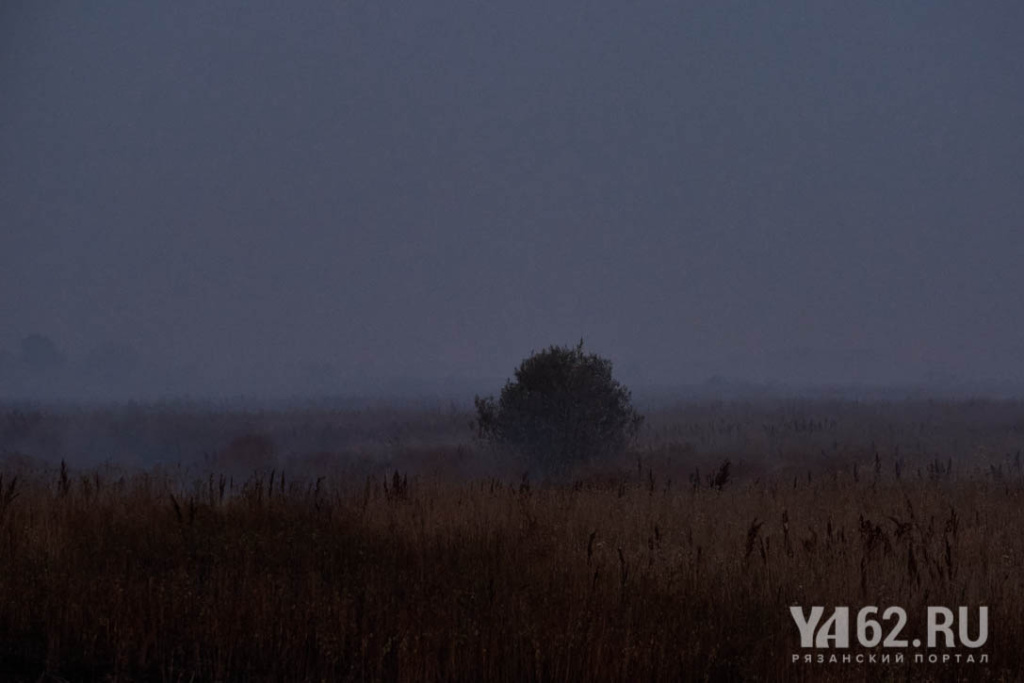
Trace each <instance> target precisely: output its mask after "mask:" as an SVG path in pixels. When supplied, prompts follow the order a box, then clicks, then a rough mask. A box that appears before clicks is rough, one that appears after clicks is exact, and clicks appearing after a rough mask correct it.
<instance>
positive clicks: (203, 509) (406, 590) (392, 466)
mask: <svg viewBox="0 0 1024 683" xmlns="http://www.w3.org/2000/svg"><path fill="white" fill-rule="evenodd" d="M648 415H649V417H648V422H647V427H646V429H645V432H644V434H643V436H642V438H641V441H640V443H638V444H637V446H636V448H635V449H634V450H633V451H631V452H629V453H625V454H623V455H622V456H621V458H619V459H617V460H614V461H609V462H603V463H595V464H593V465H590V466H588V467H586V468H581V469H579V470H578V471H577V472H575V473H574V475H573V476H572V477H571V478H570V479H569V480H566V481H559V482H546V481H543V480H542V479H541V478H539V477H537V476H536V474H533V475H531V474H529V473H524V472H522V471H520V470H519V468H518V467H517V465H516V462H515V460H514V459H510V458H508V457H507V456H501V455H499V454H495V453H491V452H488V451H486V450H485V449H483V448H482V447H481V446H480V445H479V444H476V443H474V441H473V439H472V432H471V431H470V429H469V426H468V425H469V422H470V419H471V416H470V415H469V414H468V413H465V412H462V411H461V410H459V409H458V408H457V407H454V406H453V407H451V408H447V409H437V408H429V409H428V408H406V409H398V408H387V407H377V408H366V409H362V410H356V409H345V410H331V409H327V408H323V407H320V408H308V409H305V410H301V411H299V410H277V411H274V410H262V411H240V410H235V411H228V410H222V411H212V410H209V409H199V408H187V407H182V406H163V407H150V408H132V407H125V408H119V409H108V410H98V409H97V410H92V411H85V410H69V409H54V410H49V411H48V410H41V409H32V408H27V407H20V408H14V407H11V408H8V409H6V410H5V411H4V412H3V413H0V453H2V454H3V459H2V460H0V472H2V475H3V478H2V481H0V672H2V673H3V676H4V677H5V678H6V679H8V680H25V681H35V680H40V677H41V676H42V675H43V674H46V675H48V676H50V679H49V680H60V679H64V680H96V679H109V680H121V681H133V680H160V681H193V680H194V681H225V680H302V681H305V680H310V681H314V680H315V681H320V680H325V681H326V680H356V681H361V680H394V681H424V680H458V681H482V680H495V681H524V680H538V681H548V680H560V681H582V680H630V681H632V680H650V681H675V680H688V681H690V680H693V681H701V680H708V681H718V680H806V681H820V680H907V679H910V680H1019V679H1021V678H1022V676H1024V653H1022V651H1021V648H1020V643H1022V642H1024V580H1022V578H1021V576H1022V572H1021V569H1022V565H1024V515H1022V514H1021V509H1022V507H1024V470H1022V462H1021V458H1022V456H1021V449H1022V448H1024V404H1021V403H1015V402H1005V401H1004V402H992V401H963V402H929V401H904V402H888V403H882V402H875V403H858V402H842V401H814V402H812V401H768V400H765V401H760V402H749V403H743V402H731V403H690V404H681V405H677V406H663V407H661V408H658V409H656V410H650V411H648ZM62 460H63V462H62ZM793 605H798V606H802V607H803V608H804V609H805V610H808V611H809V608H810V607H811V606H813V605H822V606H825V607H826V611H827V613H831V609H832V607H834V606H850V607H851V611H852V613H853V615H855V614H856V610H857V609H859V608H860V607H861V606H864V605H875V606H879V607H882V608H883V609H884V608H885V607H888V606H899V607H902V608H903V609H905V610H906V612H907V614H908V616H909V622H908V624H907V626H906V628H905V629H904V632H903V637H904V638H914V637H918V636H920V637H922V638H923V634H924V632H925V627H924V615H925V612H926V609H927V607H928V606H932V605H938V606H946V607H951V608H953V609H954V611H955V609H956V607H958V606H961V605H962V606H969V607H970V608H971V610H972V613H973V615H974V622H973V624H972V627H971V629H970V630H971V635H972V636H973V635H975V634H976V632H977V607H978V606H980V605H985V606H988V607H989V619H988V622H989V637H988V640H987V642H986V643H985V644H984V645H983V646H982V647H980V648H979V649H977V650H972V649H969V648H964V647H957V648H955V649H949V650H943V649H941V648H940V649H933V650H928V649H927V648H920V649H915V648H913V647H908V648H903V649H892V650H886V653H887V654H893V656H894V657H895V653H899V654H902V655H903V658H904V661H903V662H902V663H893V662H890V663H886V664H882V663H874V664H872V663H863V664H859V663H857V662H856V661H854V662H852V663H847V664H842V663H832V664H830V663H827V662H826V663H822V664H819V663H816V662H812V663H805V662H804V661H803V660H802V659H801V661H799V662H794V661H793V655H800V657H801V658H802V657H803V655H804V654H806V653H808V652H811V653H813V654H814V656H815V657H816V656H817V654H819V653H824V654H825V656H826V659H827V657H828V656H831V654H833V653H835V652H836V651H835V650H803V649H801V647H800V645H801V643H800V639H799V632H798V630H797V627H796V625H795V623H794V620H793V618H792V617H791V615H790V609H789V608H790V606H793ZM853 620H854V617H853V616H851V622H852V621H853ZM891 626H892V623H891V622H885V623H884V627H885V631H886V633H888V631H889V630H890V629H891ZM853 627H854V625H853V624H852V623H851V629H852V628H853ZM845 652H846V653H848V654H853V655H856V654H857V653H864V654H867V653H868V652H869V651H868V650H865V649H863V648H860V647H859V645H857V643H856V642H852V643H851V648H850V649H849V650H846V651H845ZM871 652H872V653H878V654H880V653H881V652H882V648H878V649H877V650H872V651H871ZM842 653H843V651H840V652H839V654H840V656H841V654H842ZM935 653H938V654H939V655H940V656H941V654H943V653H950V654H956V655H959V656H960V659H961V661H960V662H956V661H955V660H954V659H953V658H951V661H949V662H947V663H945V664H943V663H941V661H940V662H939V663H929V662H928V661H927V657H928V655H929V654H935ZM915 654H924V655H925V661H923V662H915V661H914V655H915ZM968 655H973V656H974V657H973V658H974V659H976V660H977V661H973V662H967V661H966V660H967V656H968ZM981 655H984V659H985V661H984V662H982V661H980V660H981ZM43 680H46V679H45V678H44V679H43Z"/></svg>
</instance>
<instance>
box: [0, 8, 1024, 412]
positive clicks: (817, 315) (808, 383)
mask: <svg viewBox="0 0 1024 683" xmlns="http://www.w3.org/2000/svg"><path fill="white" fill-rule="evenodd" d="M1022 20H1024V9H1022V8H1021V7H1020V6H1019V4H1017V3H985V4H984V5H983V6H980V5H970V6H967V5H963V4H960V3H952V2H929V3H927V4H923V5H898V6H892V5H889V4H883V3H873V4H870V5H858V6H843V5H840V4H832V3H827V4H822V3H818V2H793V3H786V4H784V5H781V6H780V5H774V4H773V5H765V6H763V7H753V6H750V5H749V4H747V3H738V2H725V3H711V4H700V3H674V2H673V3H668V2H665V3H662V2H653V3H642V4H640V5H629V6H623V5H620V4H616V3H612V2H606V1H604V0H602V1H600V2H588V3H585V4H578V3H566V4H558V5H555V6H552V5H551V4H550V3H539V2H530V1H528V2H520V3H516V4H515V5H514V6H513V5H507V6H500V5H493V4H490V3H487V4H483V5H479V4H470V3H462V2H440V3H429V4H423V3H416V2H398V3H388V4H387V5H386V6H385V5H381V4H379V3H373V2H364V1H357V2H333V1H332V2H310V3H305V4H303V5H302V7H296V6H292V5H289V6H287V7H285V6H281V5H279V4H276V3H272V2H267V1H265V0H254V1H248V2H226V3H218V4H216V5H205V4H192V3H170V4H152V3H135V2H129V1H128V0H115V1H113V2H110V3H107V4H105V5H104V6H103V7H102V8H100V7H97V6H92V5H77V4H72V3H37V2H29V1H21V0H16V1H14V2H5V3H4V6H3V8H2V9H0V45H2V47H0V92H2V93H3V97H2V98H0V149H2V150H3V153H2V160H0V226H2V229H0V311H2V315H0V387H2V389H0V395H2V396H4V397H15V398H16V397H19V396H21V397H24V396H46V397H51V398H53V397H60V396H69V397H70V396H74V397H78V398H90V397H92V398H104V397H106V398H121V399H125V398H133V397H137V398H157V397H181V396H200V397H231V396H239V395H245V396H248V397H277V398H280V397H291V396H296V395H298V396H306V395H337V394H367V393H369V394H375V395H381V394H389V395H401V394H416V393H423V391H424V387H426V388H427V389H426V390H425V391H426V393H435V394H436V393H438V392H439V391H441V393H446V394H460V395H462V396H469V395H471V394H472V393H473V392H474V391H478V390H481V385H483V388H486V387H488V386H494V385H495V384H496V383H499V382H500V381H502V380H503V379H504V378H505V377H508V376H509V374H510V373H511V370H512V368H513V367H514V366H515V364H516V363H517V362H518V361H519V360H521V359H522V358H524V357H525V356H526V355H528V354H529V352H530V351H531V350H538V349H541V348H544V347H546V346H547V345H549V344H554V343H558V344H567V343H575V341H576V340H578V339H579V338H581V337H582V338H584V339H586V341H587V344H588V346H589V347H590V348H592V349H594V350H596V351H598V352H600V353H602V354H603V355H605V356H607V357H609V358H611V359H612V360H613V361H614V362H615V364H616V372H617V374H619V375H620V376H621V377H622V378H623V380H624V381H627V382H628V383H629V384H630V385H633V386H637V387H641V386H659V385H660V386H666V385H667V386H680V385H691V386H692V385H700V384H703V383H705V382H707V381H708V380H709V379H712V378H715V377H720V378H724V379H725V380H727V381H731V382H752V383H759V384H761V383H778V384H783V385H787V386H797V387H814V386H821V385H837V384H840V385H845V384H855V385H870V386H879V385H882V386H885V385H901V386H904V385H908V384H909V385H922V384H924V385H928V386H935V387H938V388H948V387H966V389H965V390H964V392H965V393H972V392H976V391H978V387H981V388H982V389H986V388H987V389H989V390H993V391H998V392H1002V393H1006V391H1005V386H1006V385H1009V386H1011V387H1013V388H1014V389H1013V391H1012V392H1011V393H1018V394H1019V393H1020V391H1019V390H1018V389H1016V388H1017V387H1020V386H1022V385H1024V322H1022V321H1024V317H1022V316H1021V315H1020V310H1021V309H1020V292H1021V291H1024V269H1021V268H1020V264H1019V256H1020V254H1021V253H1024V232H1022V231H1021V230H1020V226H1021V224H1022V218H1024V195H1022V194H1021V193H1020V191H1019V188H1020V186H1021V173H1022V169H1024V139H1022V136H1021V135H1020V132H1019V131H1020V129H1021V125H1020V123H1021V120H1022V119H1024V88H1021V87H1019V86H1020V81H1021V66H1020V65H1021V64H1024V54H1022V51H1024V48H1022V47H1021V45H1022V44H1021V41H1020V40H1019V35H1020V29H1021V28H1022V27H1024V21H1022ZM30 335H41V336H42V337H45V338H46V339H49V340H50V341H52V343H53V345H54V346H55V348H56V350H57V351H58V353H59V354H60V355H61V356H62V357H63V359H64V362H63V364H62V365H59V367H56V368H49V369H48V370H47V371H46V372H43V371H42V370H39V369H38V368H37V369H36V370H37V371H33V370H31V369H29V368H28V367H26V362H25V358H24V355H25V354H24V350H23V349H22V344H23V340H25V338H27V337H29V336H30ZM438 387H440V388H441V389H438ZM446 387H447V389H446ZM993 387H994V388H993ZM981 393H985V391H981Z"/></svg>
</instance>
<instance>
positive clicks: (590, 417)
mask: <svg viewBox="0 0 1024 683" xmlns="http://www.w3.org/2000/svg"><path fill="white" fill-rule="evenodd" d="M475 403H476V411H477V420H476V428H477V431H478V434H479V436H480V437H481V438H482V439H484V440H485V441H488V442H490V443H493V444H495V445H499V446H503V447H510V448H512V449H514V450H516V451H518V452H519V453H521V454H522V455H524V456H526V457H527V458H528V460H529V461H530V464H531V465H533V466H536V467H539V468H540V469H542V470H544V471H545V472H547V473H548V474H554V473H562V472H565V471H566V470H567V469H568V468H569V467H570V466H572V465H575V464H579V463H582V462H585V461H587V460H590V459H594V458H600V457H603V456H607V455H611V454H614V453H618V452H621V451H622V450H623V449H625V448H626V447H627V446H628V445H629V442H630V441H632V440H633V439H634V438H635V437H636V435H637V433H638V432H639V430H640V425H641V423H642V422H643V417H642V416H641V415H639V414H638V413H637V412H636V410H634V409H633V406H632V404H631V396H630V392H629V390H628V389H626V388H625V387H624V386H622V385H621V384H619V382H617V381H616V380H614V379H613V378H612V364H611V361H609V360H607V359H604V358H601V357H599V356H597V355H596V354H585V353H584V352H583V341H582V340H581V341H580V343H579V344H578V345H577V346H575V347H560V346H552V347H551V348H549V349H547V350H545V351H541V352H539V353H534V354H533V355H531V356H530V357H529V358H527V359H526V360H524V361H523V362H522V364H520V366H519V368H518V369H517V370H516V371H515V381H512V380H509V381H508V382H506V384H505V387H504V388H503V389H502V391H501V397H500V398H499V399H498V400H497V401H495V400H494V398H493V397H488V398H480V397H479V396H477V397H476V399H475Z"/></svg>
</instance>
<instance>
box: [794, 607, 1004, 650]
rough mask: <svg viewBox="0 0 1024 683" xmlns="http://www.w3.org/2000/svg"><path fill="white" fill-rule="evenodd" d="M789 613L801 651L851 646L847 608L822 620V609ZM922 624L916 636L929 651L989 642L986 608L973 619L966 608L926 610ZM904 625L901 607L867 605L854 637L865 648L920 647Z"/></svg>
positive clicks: (859, 619) (856, 626)
mask: <svg viewBox="0 0 1024 683" xmlns="http://www.w3.org/2000/svg"><path fill="white" fill-rule="evenodd" d="M789 612H790V614H792V615H793V621H795V622H796V627H797V629H798V630H799V631H800V647H801V648H840V649H841V648H848V647H850V608H849V607H836V608H834V609H833V611H832V614H831V615H830V616H829V617H828V618H827V619H824V621H823V620H822V618H823V617H824V616H825V608H824V607H821V606H816V607H812V608H811V611H810V613H805V612H804V609H803V608H802V607H797V606H793V607H790V608H789ZM883 622H884V625H883ZM925 623H926V628H925V633H924V634H917V635H924V636H925V640H924V641H923V642H924V643H926V644H927V647H929V648H938V647H945V648H953V647H958V646H959V647H967V648H980V647H982V646H983V645H985V643H986V641H988V607H978V612H977V616H976V617H974V616H972V614H971V610H970V609H969V608H967V607H960V608H958V609H957V612H956V613H954V612H953V610H951V609H949V608H948V607H928V613H927V619H926V622H925ZM890 624H891V625H890ZM906 625H907V612H906V610H904V609H903V608H902V607H888V608H886V609H885V610H884V611H882V612H880V611H879V608H878V607H874V606H871V605H868V606H866V607H862V608H861V609H860V610H859V611H858V612H857V619H856V624H855V628H854V636H855V637H856V639H857V643H858V644H859V645H860V646H861V647H864V648H873V647H878V646H879V645H881V646H882V647H886V648H904V647H921V645H922V640H921V638H920V637H917V638H908V637H907V635H908V634H904V629H905V627H906ZM909 635H914V634H909Z"/></svg>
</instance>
